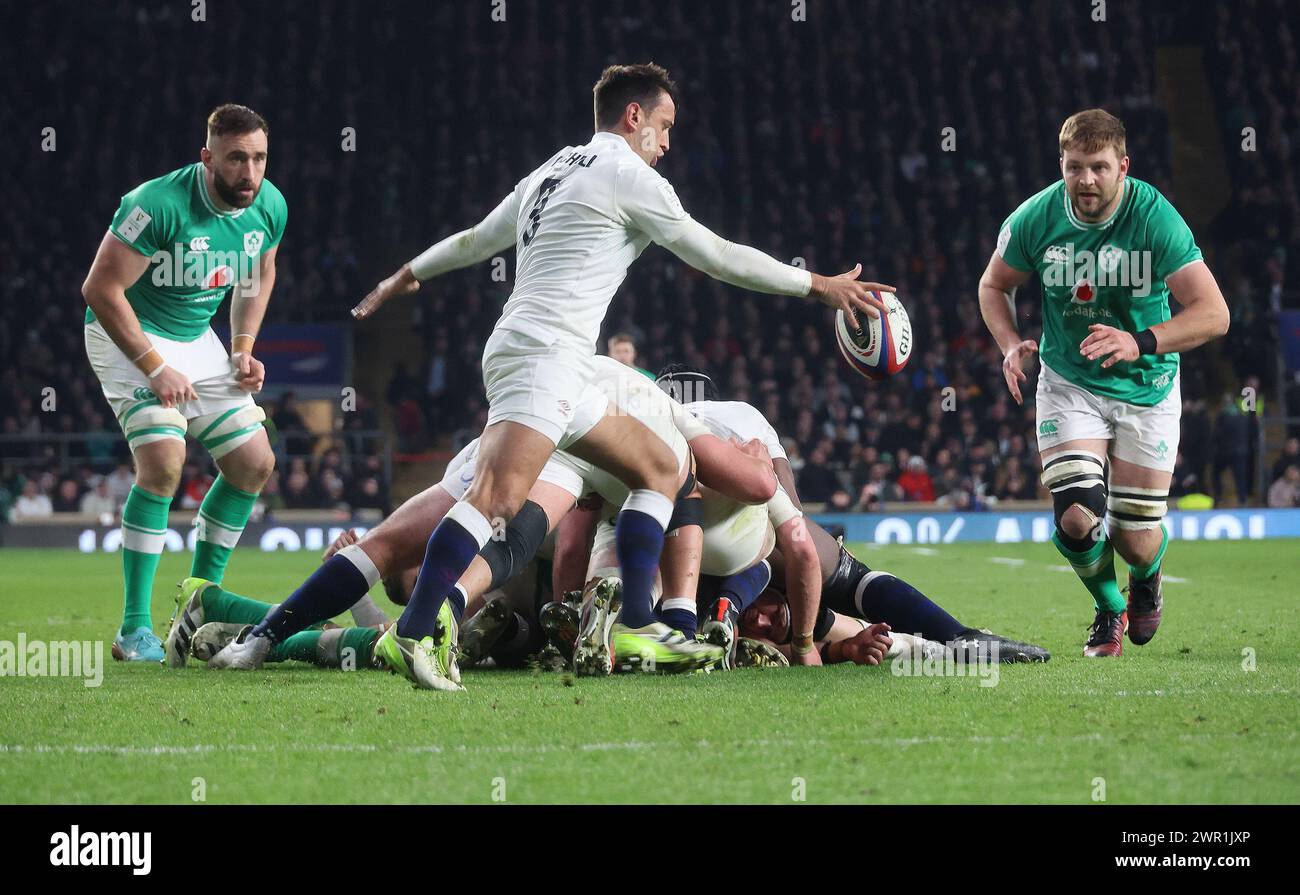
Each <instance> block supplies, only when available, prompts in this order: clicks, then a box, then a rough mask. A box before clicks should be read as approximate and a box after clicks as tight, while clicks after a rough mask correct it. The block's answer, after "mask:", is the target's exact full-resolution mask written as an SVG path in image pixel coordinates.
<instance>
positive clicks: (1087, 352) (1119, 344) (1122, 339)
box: [1079, 323, 1142, 370]
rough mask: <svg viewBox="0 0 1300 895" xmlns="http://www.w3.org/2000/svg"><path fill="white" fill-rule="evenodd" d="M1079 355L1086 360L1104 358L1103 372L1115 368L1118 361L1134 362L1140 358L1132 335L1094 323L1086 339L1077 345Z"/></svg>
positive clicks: (1089, 328) (1140, 353)
mask: <svg viewBox="0 0 1300 895" xmlns="http://www.w3.org/2000/svg"><path fill="white" fill-rule="evenodd" d="M1079 353H1080V354H1082V355H1083V356H1084V357H1086V358H1087V359H1088V360H1096V359H1097V358H1099V357H1104V358H1106V359H1105V360H1104V361H1102V362H1101V368H1102V369H1103V370H1105V369H1107V368H1109V367H1113V366H1115V364H1117V363H1119V362H1120V361H1122V360H1124V361H1135V360H1137V359H1138V358H1139V357H1141V356H1142V352H1141V351H1140V350H1139V349H1138V343H1137V339H1135V338H1133V334H1132V333H1127V332H1125V331H1124V330H1122V329H1116V328H1115V327H1113V326H1106V325H1105V324H1104V323H1094V324H1093V325H1092V326H1090V327H1088V338H1086V339H1084V340H1083V341H1082V342H1080V343H1079Z"/></svg>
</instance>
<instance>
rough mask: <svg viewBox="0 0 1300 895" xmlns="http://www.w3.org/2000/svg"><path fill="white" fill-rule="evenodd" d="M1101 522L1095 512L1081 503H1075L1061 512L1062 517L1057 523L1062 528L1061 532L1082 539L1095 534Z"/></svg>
mask: <svg viewBox="0 0 1300 895" xmlns="http://www.w3.org/2000/svg"><path fill="white" fill-rule="evenodd" d="M1099 522H1100V519H1099V518H1098V517H1097V515H1096V514H1095V513H1094V512H1092V511H1091V510H1090V509H1088V508H1087V507H1085V506H1082V505H1081V504H1077V503H1074V504H1070V506H1069V507H1067V508H1066V509H1065V512H1063V513H1061V518H1060V519H1058V520H1057V522H1056V524H1057V527H1058V528H1060V529H1061V534H1063V535H1066V536H1067V537H1070V538H1073V539H1075V540H1076V541H1082V540H1087V539H1089V538H1091V537H1092V536H1093V532H1095V531H1096V529H1097V524H1098V523H1099Z"/></svg>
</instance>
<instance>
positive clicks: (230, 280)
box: [86, 162, 289, 342]
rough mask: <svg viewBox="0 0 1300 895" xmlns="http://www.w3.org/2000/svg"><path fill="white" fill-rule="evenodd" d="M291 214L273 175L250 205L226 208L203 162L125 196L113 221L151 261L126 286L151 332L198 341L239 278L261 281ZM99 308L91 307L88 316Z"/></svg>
mask: <svg viewBox="0 0 1300 895" xmlns="http://www.w3.org/2000/svg"><path fill="white" fill-rule="evenodd" d="M288 216H289V210H288V207H287V206H286V205H285V202H284V196H282V195H281V194H280V191H279V190H278V189H276V188H275V184H273V183H271V181H269V180H263V181H262V188H261V189H260V190H258V193H257V198H256V199H254V200H253V204H252V205H250V206H248V207H247V208H238V209H235V210H234V211H221V210H219V209H218V208H217V207H216V206H215V205H214V204H213V203H212V198H211V197H210V196H209V195H208V189H207V185H206V184H205V183H204V180H203V165H202V164H201V163H199V162H195V163H194V164H192V165H186V166H185V167H183V168H178V169H177V170H175V171H173V172H171V173H170V174H164V175H163V176H162V177H159V178H157V179H155V180H150V181H147V182H145V183H142V184H140V186H138V187H136V188H135V189H133V190H132V191H131V192H129V193H127V194H126V195H125V196H123V197H122V203H121V205H119V206H118V209H117V214H116V215H114V216H113V223H112V224H111V225H110V226H109V230H108V232H109V233H112V234H113V235H114V236H115V237H117V238H118V239H119V240H120V241H122V242H123V243H125V244H126V245H128V246H130V247H131V248H132V249H134V250H135V251H137V252H139V253H140V254H141V255H147V256H149V259H150V261H149V267H148V269H147V270H145V272H144V273H143V274H141V275H140V279H138V280H136V281H135V283H133V284H132V285H131V286H130V288H128V289H127V290H126V299H127V301H128V302H130V304H131V308H132V310H134V311H135V315H136V316H137V317H138V318H140V328H141V329H143V330H144V331H145V332H148V333H153V334H155V335H159V336H162V337H163V338H166V339H173V340H175V341H178V342H192V341H194V340H195V339H197V338H198V337H199V336H201V335H203V333H204V332H206V331H207V329H208V324H209V322H210V321H211V320H212V316H213V315H214V314H216V313H217V309H218V308H219V307H221V303H222V302H223V301H224V300H225V298H226V296H227V295H229V294H230V292H231V290H232V289H233V288H234V286H235V285H236V284H237V283H242V284H244V285H249V284H251V283H255V282H256V278H257V277H258V276H259V272H260V256H261V254H262V253H263V252H265V251H268V250H269V249H272V248H274V247H275V246H277V245H279V244H280V238H281V237H282V236H283V235H284V225H285V222H286V220H287V219H288ZM94 319H95V314H94V312H93V311H91V310H90V308H86V322H87V323H91V322H93V321H94Z"/></svg>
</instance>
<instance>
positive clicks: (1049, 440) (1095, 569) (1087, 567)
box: [979, 109, 1229, 656]
mask: <svg viewBox="0 0 1300 895" xmlns="http://www.w3.org/2000/svg"><path fill="white" fill-rule="evenodd" d="M1059 146H1060V153H1061V155H1060V165H1061V179H1060V180H1059V181H1057V182H1056V183H1054V184H1052V185H1051V186H1049V187H1047V188H1046V189H1044V190H1042V191H1041V192H1039V193H1037V194H1036V195H1034V196H1031V197H1030V198H1028V199H1026V200H1025V201H1024V202H1023V203H1022V204H1021V205H1020V207H1019V208H1017V209H1016V210H1015V211H1014V212H1012V214H1011V216H1010V217H1008V218H1007V219H1006V221H1005V222H1004V223H1003V225H1002V229H1001V232H999V233H998V240H997V247H996V248H995V250H994V252H993V257H992V258H990V259H989V264H988V268H987V269H986V270H985V271H984V276H983V277H982V278H981V279H980V284H979V303H980V312H981V313H982V314H983V316H984V322H985V324H986V325H987V326H988V328H989V332H990V333H992V334H993V338H994V339H996V340H997V343H998V347H999V348H1001V350H1002V352H1003V354H1004V356H1005V357H1004V360H1003V364H1002V369H1003V373H1004V374H1005V377H1006V382H1007V389H1008V391H1010V393H1011V397H1012V398H1014V399H1015V401H1016V403H1017V404H1019V403H1021V400H1022V399H1021V395H1020V384H1021V383H1022V382H1025V381H1026V377H1025V373H1024V369H1023V367H1024V364H1025V362H1026V361H1027V360H1028V359H1029V358H1030V357H1032V356H1033V355H1034V354H1035V353H1038V354H1039V355H1040V357H1041V359H1042V372H1041V373H1040V374H1039V377H1038V394H1037V402H1036V411H1037V422H1038V450H1039V453H1040V455H1041V458H1042V464H1043V485H1044V486H1046V487H1047V488H1048V489H1049V490H1050V491H1051V492H1052V504H1053V508H1054V511H1055V515H1056V531H1055V533H1054V534H1053V535H1052V542H1053V543H1054V544H1055V545H1056V549H1057V550H1059V551H1060V552H1061V555H1062V556H1064V557H1065V558H1066V559H1067V560H1068V561H1069V563H1070V565H1071V566H1072V567H1073V568H1074V571H1075V573H1076V574H1077V575H1078V576H1079V579H1080V581H1082V582H1083V585H1084V587H1086V588H1087V589H1088V592H1089V593H1090V594H1091V595H1092V599H1093V604H1094V605H1095V607H1096V616H1095V617H1094V619H1093V623H1092V626H1091V629H1090V633H1089V636H1088V640H1087V644H1086V645H1085V647H1084V650H1083V654H1084V655H1085V656H1118V655H1120V654H1121V652H1122V651H1123V644H1124V634H1125V632H1126V631H1127V632H1128V635H1129V640H1131V641H1132V642H1133V643H1134V644H1135V645H1137V646H1141V645H1142V644H1144V643H1147V642H1148V641H1150V640H1151V638H1152V637H1154V636H1155V633H1156V629H1157V628H1158V627H1159V626H1160V616H1161V612H1162V610H1163V607H1164V598H1163V593H1162V589H1161V583H1160V582H1161V577H1160V570H1161V566H1162V564H1163V561H1164V556H1165V548H1166V547H1167V546H1168V544H1169V533H1168V532H1167V531H1166V530H1165V528H1164V525H1163V519H1164V516H1165V511H1166V501H1167V499H1168V497H1169V485H1170V482H1171V481H1172V477H1173V469H1174V460H1175V459H1176V457H1177V455H1178V438H1179V420H1180V417H1181V415H1182V397H1181V391H1180V386H1179V373H1178V367H1179V353H1180V352H1183V351H1190V350H1191V349H1193V348H1196V347H1197V346H1200V345H1203V344H1205V343H1206V342H1208V341H1209V340H1211V339H1214V338H1217V337H1219V336H1221V335H1223V334H1224V333H1225V332H1227V330H1228V319H1229V315H1228V306H1227V304H1226V303H1225V302H1224V300H1223V293H1222V292H1220V291H1219V286H1218V284H1217V283H1216V282H1215V280H1214V275H1213V274H1211V273H1210V269H1209V268H1208V267H1207V266H1206V265H1205V262H1204V261H1203V260H1202V259H1201V250H1200V249H1199V248H1197V246H1196V240H1195V239H1194V238H1193V236H1192V231H1191V230H1190V229H1189V228H1188V226H1187V224H1186V223H1185V222H1184V221H1183V219H1182V217H1181V216H1179V214H1178V212H1177V211H1176V210H1175V209H1174V207H1173V206H1172V205H1171V204H1169V202H1168V200H1166V199H1165V197H1164V196H1162V195H1160V193H1159V191H1157V190H1156V188H1155V187H1153V186H1151V184H1149V183H1146V182H1144V181H1141V180H1138V179H1137V178H1136V177H1130V176H1128V171H1129V158H1128V155H1127V150H1126V148H1125V133H1124V125H1123V124H1122V123H1121V122H1120V120H1119V119H1118V118H1116V117H1115V116H1113V115H1111V114H1109V113H1107V112H1105V111H1103V110H1101V109H1089V110H1087V111H1085V112H1079V113H1077V114H1075V115H1071V116H1070V117H1069V118H1067V119H1066V120H1065V123H1064V124H1063V125H1062V126H1061V133H1060V138H1059ZM1033 273H1037V274H1038V277H1039V280H1040V281H1041V283H1042V288H1043V335H1042V345H1041V350H1040V346H1039V344H1038V343H1036V342H1034V341H1033V340H1032V339H1021V337H1020V333H1019V331H1018V329H1017V324H1016V315H1015V298H1014V296H1015V292H1016V289H1017V288H1019V287H1020V286H1021V285H1023V284H1024V283H1025V281H1026V280H1028V279H1029V277H1030V275H1031V274H1033ZM1171 295H1172V296H1173V297H1174V299H1176V300H1177V301H1178V303H1179V304H1180V305H1182V310H1181V311H1180V312H1179V313H1178V314H1177V315H1176V316H1172V317H1171V316H1170V308H1169V298H1170V296H1171ZM1108 476H1109V480H1108V478H1107V477H1108ZM1103 517H1105V519H1106V525H1105V526H1103V525H1102V518H1103ZM1116 552H1118V553H1119V555H1120V556H1121V557H1123V558H1124V560H1125V561H1126V562H1127V563H1128V572H1129V576H1128V602H1127V605H1126V604H1125V601H1124V598H1123V596H1121V594H1120V591H1119V587H1118V586H1117V584H1116V581H1115V562H1114V554H1115V553H1116Z"/></svg>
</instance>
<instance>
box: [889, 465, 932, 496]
mask: <svg viewBox="0 0 1300 895" xmlns="http://www.w3.org/2000/svg"><path fill="white" fill-rule="evenodd" d="M898 487H899V488H901V489H902V490H903V500H909V501H922V502H925V503H931V502H933V501H934V482H932V481H930V473H929V472H927V471H926V468H925V459H924V458H923V457H912V458H911V459H909V460H908V461H907V470H906V471H905V472H904V473H903V474H902V475H900V476H899V477H898Z"/></svg>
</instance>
